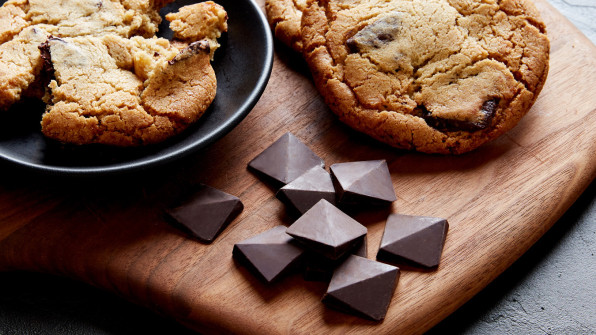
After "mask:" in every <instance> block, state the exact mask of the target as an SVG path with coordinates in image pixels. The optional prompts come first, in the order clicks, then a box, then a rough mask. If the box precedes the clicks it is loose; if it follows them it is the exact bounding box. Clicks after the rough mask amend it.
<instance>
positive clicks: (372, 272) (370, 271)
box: [323, 255, 399, 321]
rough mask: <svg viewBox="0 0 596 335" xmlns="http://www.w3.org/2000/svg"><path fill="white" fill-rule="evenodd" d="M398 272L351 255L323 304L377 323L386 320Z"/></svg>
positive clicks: (385, 265)
mask: <svg viewBox="0 0 596 335" xmlns="http://www.w3.org/2000/svg"><path fill="white" fill-rule="evenodd" d="M398 279H399V268H397V267H395V266H392V265H389V264H384V263H380V262H376V261H373V260H370V259H366V258H363V257H359V256H354V255H350V256H349V257H348V259H346V261H345V262H343V263H342V264H341V265H340V266H339V268H337V270H335V272H334V273H333V277H332V278H331V282H330V283H329V287H328V288H327V293H325V296H324V297H323V303H325V304H326V305H327V306H329V307H331V308H333V309H337V310H339V311H342V312H347V313H352V314H355V315H357V316H361V317H365V318H368V319H372V320H375V321H380V320H382V319H384V318H385V315H386V314H387V309H388V308H389V304H390V302H391V298H392V297H393V292H394V291H395V287H396V285H397V281H398Z"/></svg>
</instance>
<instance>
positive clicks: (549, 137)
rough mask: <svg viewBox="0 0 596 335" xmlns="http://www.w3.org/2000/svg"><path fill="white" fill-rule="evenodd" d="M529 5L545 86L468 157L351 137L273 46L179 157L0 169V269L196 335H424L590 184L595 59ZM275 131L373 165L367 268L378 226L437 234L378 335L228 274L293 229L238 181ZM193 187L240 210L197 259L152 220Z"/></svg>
mask: <svg viewBox="0 0 596 335" xmlns="http://www.w3.org/2000/svg"><path fill="white" fill-rule="evenodd" d="M258 3H259V4H261V5H262V4H263V0H259V1H258ZM536 5H537V6H538V7H539V9H540V11H541V13H542V15H543V18H544V20H545V21H546V23H547V28H548V33H549V37H550V39H551V69H550V75H549V78H548V80H547V83H546V85H545V87H544V89H543V91H542V93H541V95H540V97H539V99H538V100H537V102H536V104H535V105H534V107H533V108H532V110H531V111H530V113H529V114H528V115H527V116H526V117H525V118H524V119H523V120H522V121H521V123H520V124H519V125H518V126H517V127H516V128H514V129H513V130H512V131H511V132H509V133H508V134H506V135H505V136H503V137H502V138H500V139H498V140H497V141H495V142H493V143H490V144H489V145H486V146H484V147H482V148H481V149H479V150H477V151H475V152H472V153H470V154H466V155H462V156H458V157H450V156H438V155H425V154H418V153H410V152H404V151H399V150H395V149H393V148H390V147H387V146H384V145H381V144H379V143H377V142H375V141H373V140H371V139H369V138H367V137H365V136H363V135H360V134H358V133H355V132H354V131H352V130H350V129H349V128H347V127H346V126H344V125H342V124H341V123H339V122H338V121H337V120H336V118H335V117H334V116H333V115H332V114H331V113H330V112H329V110H328V109H327V107H326V106H325V104H324V103H323V100H322V99H321V97H320V96H319V95H318V94H317V92H316V90H315V89H314V86H313V84H312V82H311V80H310V77H309V75H308V71H307V69H306V68H305V66H304V63H303V62H302V61H301V60H300V59H299V58H298V57H297V55H295V54H294V53H292V52H291V51H290V50H289V49H287V48H284V47H283V46H280V45H278V46H276V53H275V59H274V68H273V73H272V76H271V80H270V82H269V84H268V86H267V89H266V90H265V93H264V95H263V96H262V98H261V99H260V100H259V102H258V104H257V105H256V107H255V108H254V110H253V111H252V112H251V113H250V114H249V116H248V117H247V118H246V119H245V120H244V121H243V122H242V123H241V124H240V125H239V126H238V127H237V128H235V129H234V130H233V131H232V132H231V133H229V134H228V135H226V136H225V137H224V138H223V139H221V140H220V141H218V142H217V143H215V144H214V145H212V146H211V147H209V148H208V149H205V150H203V151H201V152H199V153H197V154H195V155H193V156H192V157H188V158H186V159H184V160H181V161H178V162H175V163H173V164H170V165H167V166H163V167H160V168H156V169H152V170H149V171H143V172H138V173H135V174H127V175H123V176H117V177H115V176H113V177H103V178H95V179H93V178H76V179H67V178H61V177H55V176H48V175H45V176H35V175H31V174H27V173H24V172H20V171H17V170H15V169H13V168H10V167H8V166H5V165H0V169H1V171H2V174H0V268H1V269H2V270H5V271H9V270H28V271H41V272H46V273H51V274H56V275H62V276H67V277H71V278H76V279H78V280H81V281H83V282H86V283H88V284H90V285H94V286H97V287H100V288H102V289H105V290H107V291H110V292H113V293H116V294H118V295H120V296H122V297H123V298H124V299H128V300H130V301H133V302H135V303H138V304H140V305H143V306H146V307H148V308H150V309H153V310H155V311H157V312H159V313H161V314H164V315H167V316H169V317H171V318H174V319H176V320H177V321H179V322H181V323H183V324H185V325H187V326H189V327H190V328H193V329H195V330H198V331H199V332H201V333H213V332H220V331H226V332H234V333H267V334H287V333H296V334H298V333H337V334H340V333H341V334H344V333H370V332H373V331H374V332H375V333H379V334H381V333H392V334H397V333H399V334H410V333H412V334H415V333H423V332H424V331H425V330H427V329H429V328H431V327H432V326H433V325H435V324H436V323H438V322H439V321H440V320H442V319H443V318H444V317H446V316H447V315H449V314H450V313H451V312H453V311H454V310H456V309H457V308H458V307H459V306H461V305H462V304H463V303H464V302H466V301H467V300H468V299H470V298H471V297H472V296H473V295H475V294H476V293H477V292H479V291H480V290H482V288H484V287H485V286H486V285H487V284H488V283H489V282H490V281H492V280H493V279H494V278H495V277H496V276H498V275H499V274H500V273H501V272H502V271H504V270H505V269H506V268H507V267H508V266H509V265H511V264H512V263H513V262H514V261H515V260H516V259H517V258H518V257H519V256H521V255H522V254H523V253H524V252H525V251H526V250H527V249H528V248H529V247H530V246H531V245H532V244H533V243H534V242H536V241H537V240H538V239H539V238H540V237H541V236H542V234H544V232H546V231H547V230H548V229H549V228H550V227H551V226H552V224H553V223H554V222H555V221H556V220H557V219H558V218H559V217H560V216H561V215H562V214H563V213H564V212H565V211H566V210H567V209H568V208H569V206H570V205H571V204H572V203H573V202H574V201H575V199H577V197H578V196H579V195H580V194H581V192H582V191H583V190H584V189H585V188H586V187H587V186H588V185H589V183H590V182H591V181H592V180H593V179H594V177H595V176H596V157H595V154H596V132H595V131H594V130H593V127H594V125H596V112H595V109H596V94H594V89H593V85H592V83H593V82H595V81H596V47H594V45H592V44H591V43H590V42H589V41H588V40H587V39H586V38H585V37H584V36H583V35H582V34H581V33H580V32H579V31H577V30H576V29H575V28H574V27H573V26H572V25H571V24H570V23H569V22H568V21H567V20H566V19H565V18H564V17H563V16H562V15H560V14H559V13H558V12H556V10H555V9H554V8H552V7H551V6H550V5H548V4H547V3H546V2H545V1H544V0H537V1H536ZM288 131H291V132H293V133H294V134H295V135H296V136H297V137H298V138H299V139H301V140H302V141H303V142H304V143H306V144H307V145H308V146H309V147H310V148H312V149H313V151H315V152H316V153H317V154H318V155H319V156H320V157H321V158H323V159H324V160H325V162H326V163H327V166H329V165H331V164H333V163H337V162H346V161H356V160H368V159H386V160H387V162H388V164H389V169H390V171H391V176H392V179H393V183H394V188H395V191H396V193H397V196H398V200H397V201H396V202H395V203H394V204H393V206H392V207H391V208H389V209H387V210H383V211H379V210H377V211H369V212H362V213H356V214H355V215H354V217H355V218H356V219H357V220H358V221H359V222H361V223H363V224H364V225H366V226H367V228H368V230H369V234H368V252H369V256H370V258H374V257H375V255H376V253H377V249H378V246H379V243H380V239H381V235H382V231H383V228H384V224H385V220H386V218H387V215H388V214H389V213H390V212H398V213H404V214H414V215H430V216H439V217H445V218H447V219H448V220H449V223H450V230H449V233H448V236H447V240H446V245H445V249H444V252H443V258H442V261H441V264H440V266H439V268H438V269H437V270H436V271H431V272H423V271H416V270H413V269H406V268H404V269H402V275H401V278H400V280H399V283H398V286H397V289H396V291H395V294H394V297H393V300H392V302H391V305H390V307H389V311H388V314H387V316H386V319H385V320H384V321H383V322H381V323H376V322H372V321H367V320H363V319H360V318H357V317H353V316H349V315H346V314H342V313H339V312H335V311H332V310H329V309H327V308H325V307H324V306H323V304H322V303H321V302H320V299H321V297H322V295H323V293H324V292H325V289H326V286H325V284H323V283H317V282H306V281H304V280H302V277H301V276H300V275H293V276H290V277H287V278H286V279H284V280H282V281H281V282H279V283H277V284H274V285H271V286H267V285H265V284H263V283H262V282H260V281H258V280H257V279H256V278H254V277H253V276H252V275H251V274H250V273H249V272H248V271H247V270H246V269H245V268H243V267H241V266H239V265H238V264H237V263H236V262H235V261H234V260H233V259H232V248H233V245H234V243H236V242H239V241H241V240H243V239H246V238H248V237H251V236H253V235H255V234H257V233H260V232H262V231H264V230H266V229H269V228H271V227H274V226H276V225H279V224H285V225H289V224H291V222H292V220H291V218H290V217H288V216H287V214H286V212H285V209H284V207H283V205H282V204H281V202H279V201H278V200H277V199H276V198H275V197H274V194H275V191H276V190H275V189H274V188H273V186H272V185H270V184H267V183H266V181H264V180H261V179H259V177H258V176H256V175H254V174H252V173H251V172H249V171H247V169H246V166H247V163H248V162H249V161H250V160H251V159H252V158H254V157H255V156H256V155H257V154H258V153H260V152H261V151H262V150H263V149H265V148H266V147H267V146H269V145H270V144H271V143H273V141H275V140H276V139H277V138H279V137H280V136H281V135H283V134H284V133H286V132H288ZM199 182H202V183H206V184H208V185H210V186H213V187H216V188H219V189H221V190H224V191H226V192H228V193H231V194H233V195H236V196H238V197H240V199H241V200H242V201H243V203H244V205H245V209H244V211H243V212H242V214H241V215H240V216H239V217H238V218H237V219H236V220H234V221H233V222H232V223H231V224H230V226H229V227H228V228H227V229H226V230H225V231H224V232H223V233H222V234H221V235H220V236H219V237H218V238H217V239H216V240H215V242H214V243H212V244H210V245H204V244H201V243H199V242H198V241H196V240H194V239H192V238H190V237H189V236H188V235H186V234H185V233H184V232H182V231H180V230H178V229H176V228H175V227H172V226H171V225H169V224H168V223H167V222H166V221H165V220H164V217H163V213H164V209H165V208H167V207H169V206H170V205H171V204H172V203H173V202H174V201H175V200H176V198H177V197H179V196H180V195H181V194H183V193H184V192H185V191H187V190H188V189H189V188H190V186H191V185H192V184H194V183H199Z"/></svg>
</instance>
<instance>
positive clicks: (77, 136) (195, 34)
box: [0, 0, 227, 146]
mask: <svg viewBox="0 0 596 335" xmlns="http://www.w3.org/2000/svg"><path fill="white" fill-rule="evenodd" d="M30 1H31V0H30ZM85 1H86V0H84V1H81V2H80V3H82V4H83V5H90V6H92V7H88V6H87V7H85V6H83V7H84V9H85V10H87V11H83V12H84V13H85V15H84V17H85V18H84V19H83V18H81V17H79V16H77V15H74V16H66V17H62V16H61V14H60V13H62V11H58V13H56V12H51V11H52V10H51V8H45V9H47V10H48V11H49V12H51V13H50V14H49V17H51V19H47V18H44V19H43V20H42V21H43V22H45V23H43V24H40V23H39V22H38V23H37V24H29V25H27V26H26V27H24V28H23V29H22V31H20V32H19V33H18V34H16V35H14V34H13V36H10V37H9V38H7V41H6V42H5V43H3V44H2V45H0V56H1V58H0V77H1V76H11V80H7V81H3V82H2V83H3V84H2V85H3V86H0V108H1V107H5V108H6V107H9V106H10V104H12V103H14V102H15V101H18V100H19V99H20V97H21V95H23V96H25V95H26V94H25V93H26V92H29V91H31V89H30V88H29V86H31V87H37V86H40V85H33V84H34V83H35V82H36V81H40V78H42V79H43V78H44V77H48V75H47V74H49V76H50V77H51V80H49V79H47V78H46V80H47V81H46V84H47V82H49V84H48V85H46V86H47V88H46V89H45V95H44V91H43V90H42V92H41V93H40V92H35V94H29V95H28V96H36V97H41V96H42V95H44V96H43V99H44V101H45V102H46V104H47V106H46V112H45V113H44V115H43V117H42V121H41V126H42V132H43V134H44V135H46V136H47V137H49V138H52V139H55V140H58V141H60V142H63V143H72V144H79V145H80V144H88V143H101V144H107V145H115V146H136V145H144V144H151V143H157V142H161V141H163V140H165V139H166V138H168V137H171V136H173V135H175V134H178V133H180V132H181V131H182V130H184V129H186V128H187V127H188V126H189V125H190V124H191V123H193V122H195V121H196V120H197V119H198V118H200V117H201V115H202V114H203V113H204V112H205V111H206V109H207V108H208V107H209V105H210V104H211V102H212V101H213V99H214V97H215V93H216V88H217V84H216V78H215V73H214V71H213V68H212V67H211V64H210V60H211V57H212V56H213V53H214V52H215V50H216V49H217V48H218V47H219V44H218V43H217V41H216V39H217V38H218V37H220V35H221V33H222V32H225V31H227V14H226V12H225V10H224V9H223V7H221V6H219V5H217V4H215V3H213V2H211V1H207V2H202V3H197V4H193V5H189V6H185V7H182V8H181V9H180V11H179V12H177V13H171V14H170V15H168V16H167V19H168V20H169V21H172V27H171V28H172V30H173V31H174V35H175V37H176V40H174V41H168V40H165V39H162V38H156V37H151V36H152V35H153V34H154V33H155V31H156V29H157V25H156V24H155V26H154V27H153V26H152V25H143V22H144V19H143V18H141V17H139V16H138V15H133V16H132V17H131V19H132V20H133V21H135V22H137V23H138V24H135V25H130V24H128V25H126V24H125V25H119V23H118V22H119V21H118V22H115V21H114V20H112V19H113V18H114V17H119V16H113V15H110V13H111V11H108V12H106V13H102V8H104V7H109V6H110V5H108V2H106V1H105V0H103V2H102V1H92V2H85ZM67 2H68V1H67ZM114 3H116V4H117V3H118V2H114ZM114 3H110V4H111V5H113V4H114ZM122 3H124V2H122ZM131 4H133V5H134V6H136V7H135V8H140V9H139V10H141V9H142V10H149V9H151V10H152V11H155V13H157V12H156V9H155V8H153V7H151V6H149V5H150V4H153V3H148V2H147V3H144V2H143V1H142V0H136V2H135V0H132V1H130V3H128V5H127V6H133V5H131ZM163 4H165V2H162V3H161V4H160V6H161V5H163ZM93 6H94V7H93ZM7 7H9V6H7ZM2 8H4V7H2ZM23 8H24V9H27V11H28V13H29V14H31V13H32V12H33V11H32V9H31V7H26V6H25V7H23ZM13 12H16V13H17V14H18V13H19V12H18V11H13V10H12V9H11V11H8V10H6V11H5V13H9V14H10V15H12V16H11V18H12V19H14V17H16V16H18V15H16V14H14V13H13ZM0 14H1V12H0ZM46 14H47V13H46ZM75 14H76V13H75ZM6 15H8V14H6ZM39 15H41V14H39ZM39 15H38V16H39ZM34 16H35V15H34ZM94 17H102V19H94ZM28 18H29V19H31V17H28ZM77 18H78V19H80V24H81V28H80V29H79V31H80V32H85V33H81V34H75V33H70V32H68V31H69V30H68V29H71V28H73V25H76V23H77V22H78V21H77ZM89 20H90V21H92V22H93V24H91V25H89V27H90V28H89V29H90V30H85V29H87V28H85V27H86V26H87V24H86V23H88V21H89ZM29 21H32V20H29ZM38 21H39V20H38ZM116 21H117V20H116ZM0 22H2V21H0ZM36 22H37V21H36ZM106 22H107V23H109V25H110V27H111V28H107V29H105V31H103V32H100V30H101V29H99V28H97V27H98V25H101V24H103V23H106ZM150 22H152V24H153V23H156V22H159V16H157V19H155V20H151V21H150ZM2 27H3V26H2V25H0V28H2ZM64 27H67V30H66V31H67V32H68V33H61V32H64V31H65V30H64V29H65V28H64ZM141 27H145V28H141ZM147 27H153V28H151V29H149V28H147ZM96 28H97V29H99V30H97V31H96V30H95V29H96ZM5 30H6V31H8V29H5ZM13 30H14V29H13ZM0 32H1V31H0ZM10 33H12V31H11V32H7V33H6V34H4V35H2V34H0V36H5V35H8V34H10ZM131 34H132V35H136V36H131ZM139 35H140V36H139ZM23 55H25V56H26V57H23ZM44 69H45V70H44ZM2 103H4V105H2Z"/></svg>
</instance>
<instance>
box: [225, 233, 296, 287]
mask: <svg viewBox="0 0 596 335" xmlns="http://www.w3.org/2000/svg"><path fill="white" fill-rule="evenodd" d="M303 253H304V250H303V249H302V248H300V247H299V246H298V244H297V243H296V241H294V239H293V238H292V237H290V236H289V235H288V234H286V227H285V226H277V227H275V228H272V229H269V230H267V231H265V232H263V233H261V234H259V235H256V236H254V237H251V238H249V239H246V240H244V241H242V242H240V243H236V244H235V245H234V250H233V255H234V257H235V258H236V259H238V260H239V261H240V262H241V263H243V264H244V265H245V266H246V267H248V268H249V269H251V270H253V272H255V274H256V275H257V276H258V277H260V278H261V279H263V280H264V281H266V282H268V283H270V282H272V281H274V280H276V279H277V278H279V277H280V276H282V275H283V274H285V273H287V272H288V271H289V270H291V268H292V267H293V266H294V265H296V264H297V262H298V261H299V259H300V257H301V256H302V254H303Z"/></svg>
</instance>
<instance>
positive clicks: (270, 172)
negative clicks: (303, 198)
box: [248, 133, 325, 185]
mask: <svg viewBox="0 0 596 335" xmlns="http://www.w3.org/2000/svg"><path fill="white" fill-rule="evenodd" d="M315 166H320V167H324V166H325V163H324V162H323V160H322V159H321V158H319V156H317V155H316V154H315V153H314V152H312V150H310V149H309V148H308V147H307V146H306V145H304V143H302V142H300V140H299V139H298V138H296V136H294V135H293V134H292V133H286V134H284V135H283V136H282V137H280V138H279V139H278V140H277V141H275V142H274V143H273V144H272V145H271V146H269V147H268V148H267V149H265V150H264V151H263V152H261V153H260V154H259V155H258V156H257V157H255V158H254V159H253V160H252V161H251V162H250V163H248V167H249V168H251V169H254V170H256V171H258V172H260V173H262V174H264V175H266V176H269V177H270V178H272V179H273V180H275V181H276V182H278V183H282V184H284V185H285V184H287V183H289V182H291V181H292V180H294V179H296V178H298V177H299V176H300V175H302V174H303V173H304V172H306V171H308V170H310V169H311V168H313V167H315Z"/></svg>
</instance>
